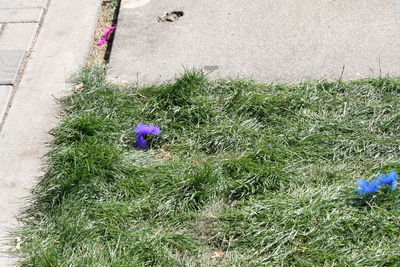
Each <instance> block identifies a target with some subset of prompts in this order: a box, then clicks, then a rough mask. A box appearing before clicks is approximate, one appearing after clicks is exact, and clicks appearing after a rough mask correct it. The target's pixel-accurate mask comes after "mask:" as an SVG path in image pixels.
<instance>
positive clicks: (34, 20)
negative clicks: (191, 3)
mask: <svg viewBox="0 0 400 267" xmlns="http://www.w3.org/2000/svg"><path fill="white" fill-rule="evenodd" d="M46 4H47V0H0V24H1V25H2V28H1V31H0V121H2V122H3V125H2V127H1V128H0V266H1V267H3V266H14V265H15V264H16V261H17V258H14V257H10V256H9V255H7V254H4V253H2V251H4V250H5V249H7V248H9V247H7V246H6V245H5V242H6V241H7V240H9V238H10V236H9V231H13V230H15V228H16V227H18V226H20V225H19V223H18V221H17V219H16V216H18V214H19V212H20V208H22V207H24V206H25V205H26V202H25V200H26V199H25V197H28V196H29V195H30V189H31V188H32V187H33V186H34V185H35V184H36V182H37V178H38V177H40V176H41V175H42V174H43V164H45V162H44V161H43V157H44V155H45V153H46V152H47V149H48V142H49V141H50V140H51V137H50V136H49V134H48V132H49V130H50V129H51V128H53V127H55V126H56V124H57V122H58V119H57V114H58V112H59V106H58V105H57V103H56V101H55V98H57V97H61V96H63V95H65V94H66V93H69V90H68V89H69V88H68V86H67V84H66V80H67V79H68V78H70V76H71V75H72V74H73V73H74V72H76V71H78V70H79V69H80V67H81V66H82V64H83V63H84V60H85V58H86V56H87V54H88V52H89V47H90V45H91V44H92V42H93V34H94V30H95V27H96V23H97V19H98V14H99V9H100V4H101V1H100V0H85V1H82V0H67V1H58V0H51V1H50V3H49V5H48V6H47V5H46ZM38 10H39V11H40V12H39V13H38V12H37V11H38ZM46 10H47V11H46ZM5 15H6V16H5ZM7 16H8V17H7ZM40 16H44V20H43V24H42V25H40V24H41V23H40V21H41V20H42V17H40ZM40 26H41V27H40ZM39 28H40V29H39ZM38 30H39V35H38V36H37V38H35V36H36V34H37V32H38ZM35 39H36V42H35ZM12 96H13V97H12ZM6 111H7V116H6V117H3V118H1V117H2V116H3V115H4V114H5V112H6Z"/></svg>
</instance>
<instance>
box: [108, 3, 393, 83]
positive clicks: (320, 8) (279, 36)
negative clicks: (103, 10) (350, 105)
mask: <svg viewBox="0 0 400 267" xmlns="http://www.w3.org/2000/svg"><path fill="white" fill-rule="evenodd" d="M175 10H179V11H180V10H181V11H184V13H185V14H184V16H183V17H181V18H180V19H179V20H177V21H176V22H158V21H157V20H158V17H159V16H163V15H165V13H167V12H171V11H175ZM399 25H400V2H399V1H398V0H368V1H366V0H351V1H349V0H304V1H298V0H280V1H276V0H218V1H214V0H202V1H198V0H179V1H177V0H152V1H148V0H124V1H123V3H122V6H121V10H120V14H119V21H118V28H117V32H116V37H115V40H114V43H113V49H112V53H111V59H110V71H109V78H110V79H111V80H114V81H117V82H126V81H128V82H139V83H160V82H162V81H165V80H168V79H171V78H173V77H174V76H175V75H176V74H178V73H181V72H182V71H183V70H184V67H185V68H193V67H194V68H198V69H204V70H205V71H206V72H208V73H210V74H209V76H210V77H214V78H215V77H242V78H253V79H256V80H260V81H275V82H292V81H300V80H302V79H305V78H311V79H337V78H339V77H341V76H342V78H343V79H358V78H364V77H373V76H379V75H385V74H389V75H399V74H400V26H399ZM343 67H344V73H343V75H342V70H343Z"/></svg>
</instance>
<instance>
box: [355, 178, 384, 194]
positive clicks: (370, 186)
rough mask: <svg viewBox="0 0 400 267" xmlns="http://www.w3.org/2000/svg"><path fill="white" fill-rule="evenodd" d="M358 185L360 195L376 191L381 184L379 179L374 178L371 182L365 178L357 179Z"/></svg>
mask: <svg viewBox="0 0 400 267" xmlns="http://www.w3.org/2000/svg"><path fill="white" fill-rule="evenodd" d="M358 185H359V186H360V188H359V189H358V193H359V194H360V195H362V196H364V195H368V194H373V193H376V192H377V191H378V190H379V187H380V186H381V183H380V182H379V180H374V181H372V182H371V183H370V182H368V181H367V180H365V179H360V180H358Z"/></svg>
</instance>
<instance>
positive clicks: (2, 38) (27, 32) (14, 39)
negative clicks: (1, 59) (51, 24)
mask: <svg viewBox="0 0 400 267" xmlns="http://www.w3.org/2000/svg"><path fill="white" fill-rule="evenodd" d="M38 26H39V24H38V23H8V24H6V25H5V26H4V28H3V32H2V34H1V35H0V50H24V51H28V50H29V48H30V47H31V45H32V43H33V40H34V38H35V35H36V31H37V29H38Z"/></svg>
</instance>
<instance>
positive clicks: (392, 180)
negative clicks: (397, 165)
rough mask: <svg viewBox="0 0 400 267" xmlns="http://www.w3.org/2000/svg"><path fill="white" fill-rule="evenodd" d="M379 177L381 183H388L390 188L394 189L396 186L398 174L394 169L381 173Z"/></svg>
mask: <svg viewBox="0 0 400 267" xmlns="http://www.w3.org/2000/svg"><path fill="white" fill-rule="evenodd" d="M379 178H380V180H381V181H382V184H386V185H389V186H390V187H391V189H392V190H395V189H396V188H397V180H398V176H397V173H396V172H395V171H391V172H390V173H388V174H381V175H380V176H379Z"/></svg>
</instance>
